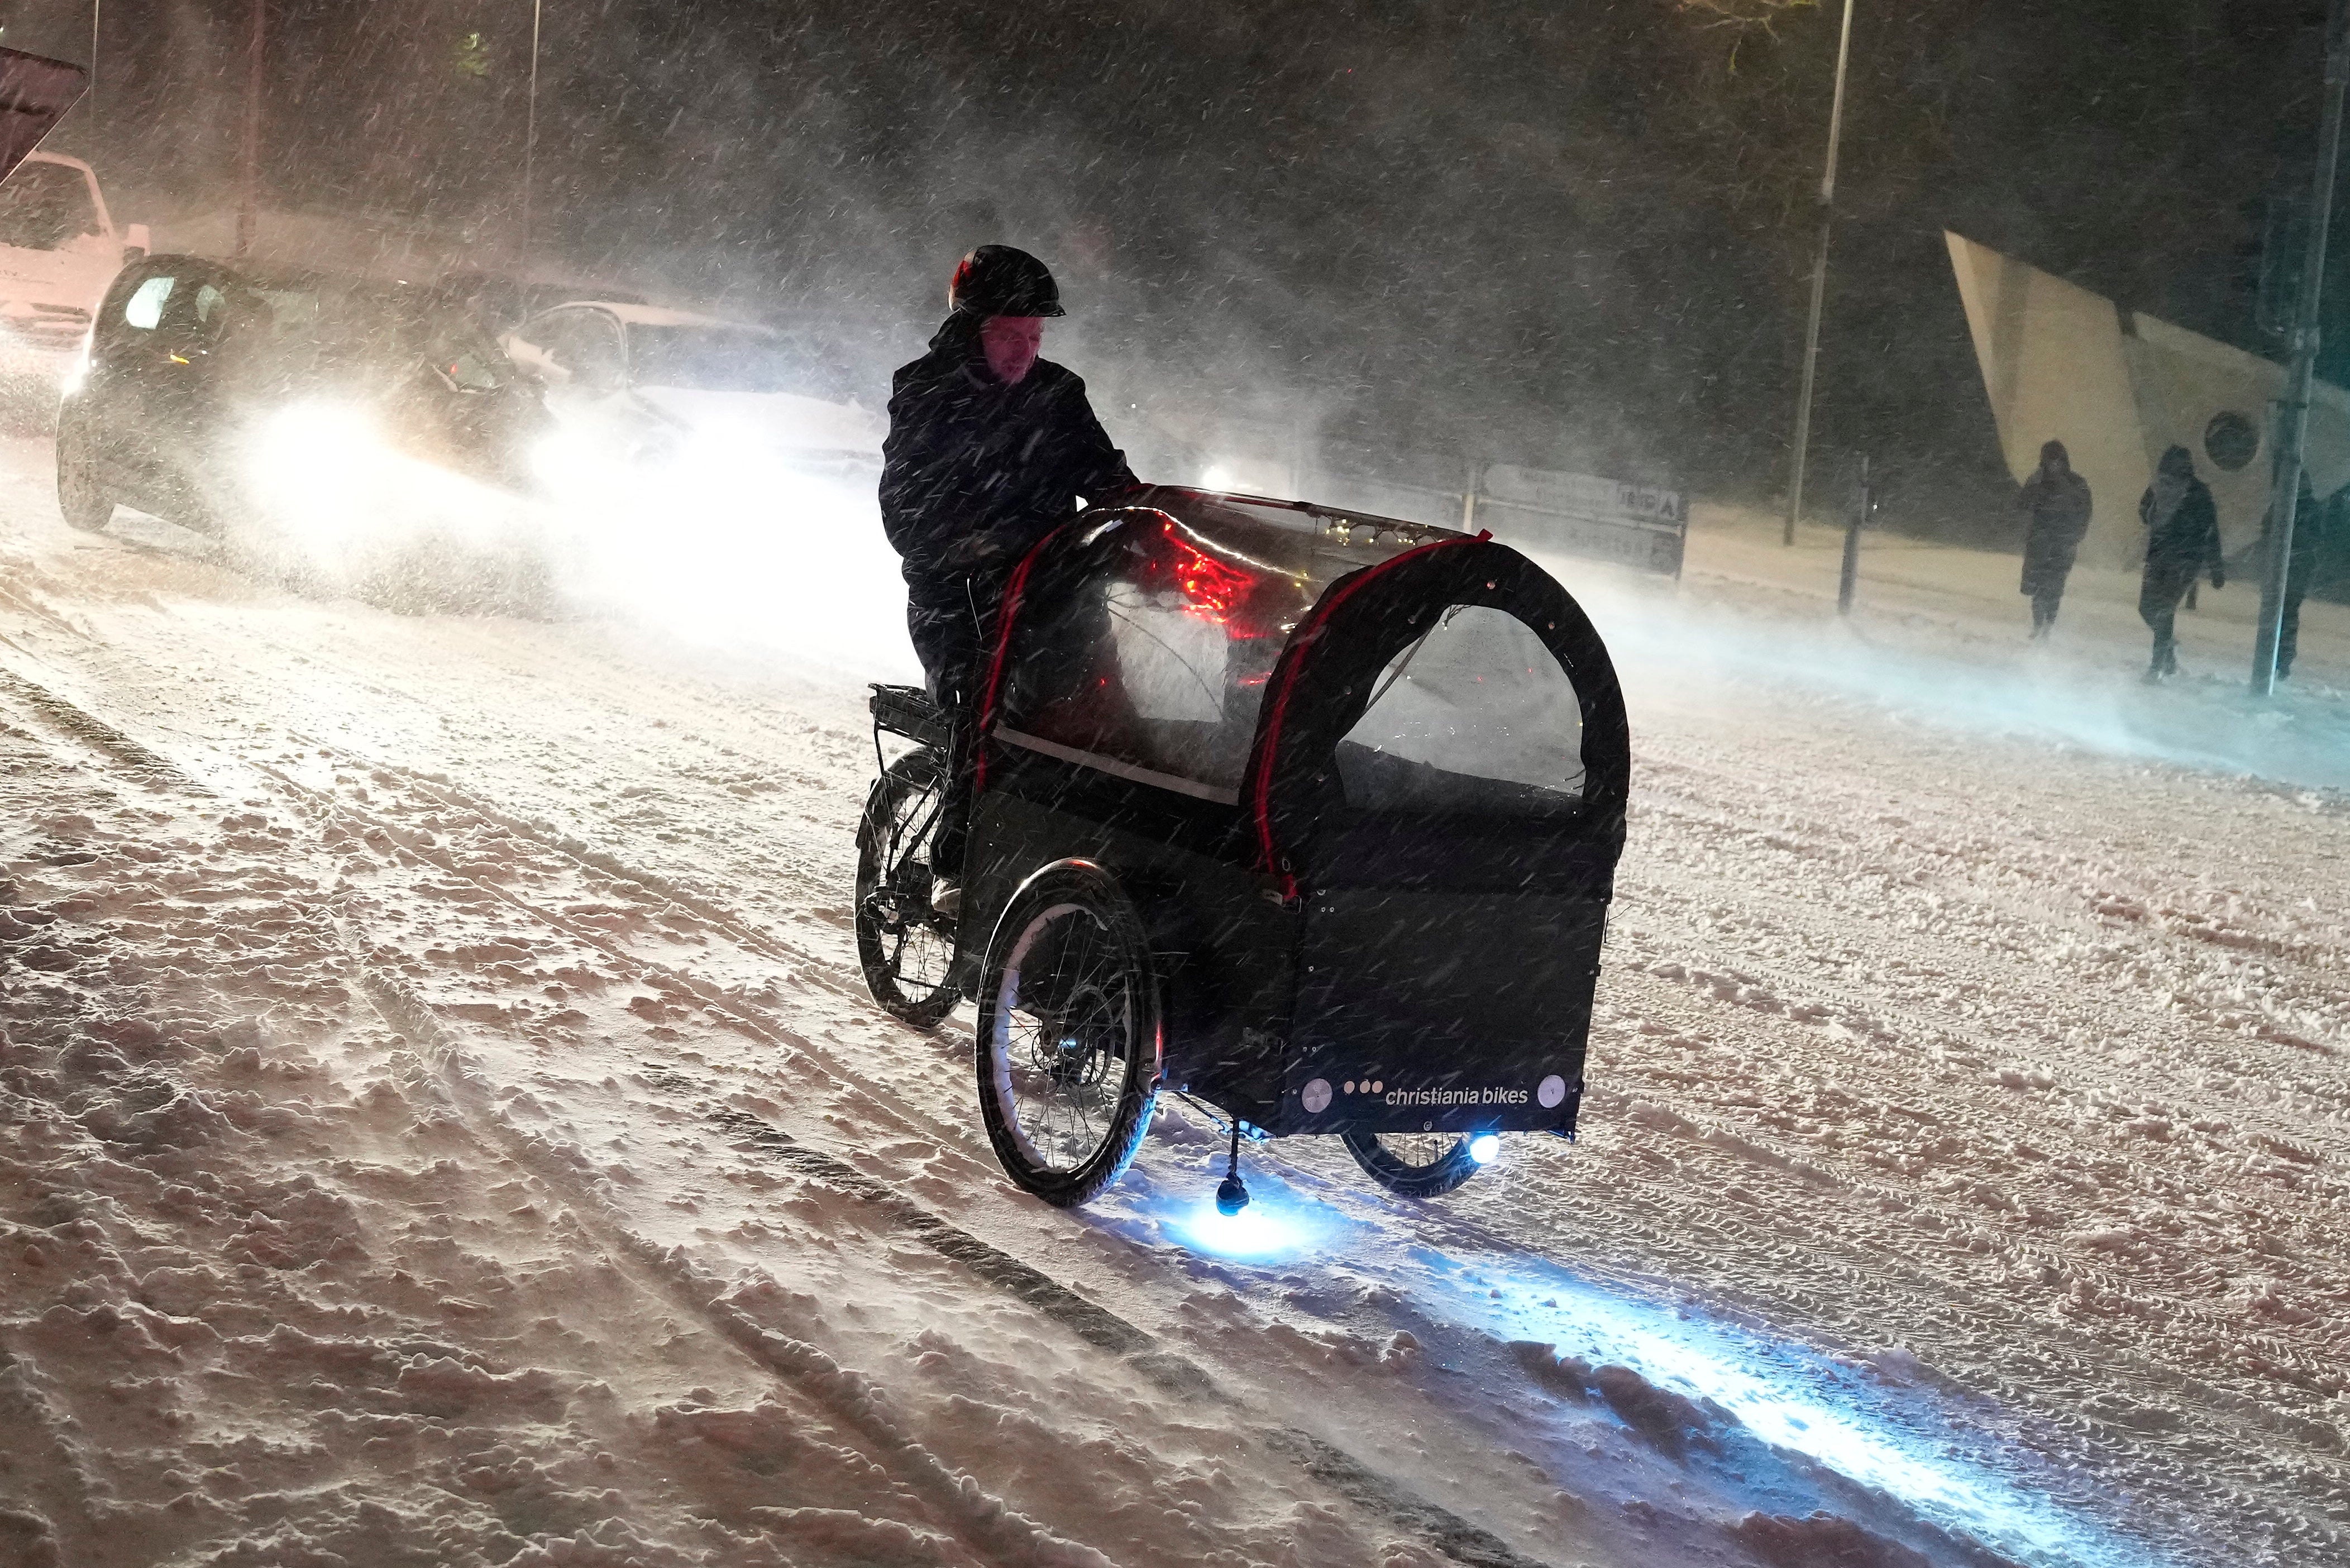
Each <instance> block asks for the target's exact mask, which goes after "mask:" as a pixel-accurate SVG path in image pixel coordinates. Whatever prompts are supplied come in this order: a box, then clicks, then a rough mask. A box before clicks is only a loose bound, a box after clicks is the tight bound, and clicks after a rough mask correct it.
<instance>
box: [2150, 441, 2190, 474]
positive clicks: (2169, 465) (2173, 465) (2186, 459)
mask: <svg viewBox="0 0 2350 1568" xmlns="http://www.w3.org/2000/svg"><path fill="white" fill-rule="evenodd" d="M2158 472H2161V473H2165V474H2168V475H2169V476H2170V477H2171V478H2173V479H2192V478H2194V477H2195V454H2194V453H2193V452H2189V451H2188V450H2187V449H2186V448H2185V447H2183V446H2174V447H2172V448H2171V449H2170V450H2169V451H2168V452H2164V453H2163V454H2162V462H2161V463H2160V465H2159V466H2158Z"/></svg>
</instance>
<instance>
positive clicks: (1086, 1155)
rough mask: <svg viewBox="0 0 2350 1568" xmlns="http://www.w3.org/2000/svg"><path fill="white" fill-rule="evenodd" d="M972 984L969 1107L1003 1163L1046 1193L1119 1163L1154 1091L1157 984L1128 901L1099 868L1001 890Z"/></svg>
mask: <svg viewBox="0 0 2350 1568" xmlns="http://www.w3.org/2000/svg"><path fill="white" fill-rule="evenodd" d="M983 975H984V978H983V981H982V982H981V986H980V992H979V1031H978V1042H977V1044H978V1050H977V1053H976V1054H977V1058H978V1061H977V1066H978V1069H979V1109H980V1116H981V1119H982V1120H983V1122H984V1123H985V1124H986V1127H987V1137H988V1141H989V1142H990V1143H992V1144H993V1145H994V1146H995V1155H996V1158H998V1159H1000V1160H1002V1161H1003V1168H1004V1171H1005V1173H1006V1174H1007V1175H1009V1176H1010V1177H1011V1178H1012V1179H1013V1180H1014V1182H1015V1183H1017V1184H1018V1185H1019V1186H1021V1187H1022V1188H1024V1189H1027V1190H1028V1191H1030V1192H1033V1193H1035V1195H1036V1196H1037V1197H1039V1198H1042V1199H1045V1201H1046V1202H1047V1203H1055V1204H1059V1205H1061V1206H1063V1207H1064V1208H1066V1207H1070V1206H1073V1205H1076V1204H1079V1203H1083V1202H1086V1201H1087V1199H1091V1198H1093V1197H1094V1196H1095V1195H1096V1194H1097V1193H1099V1192H1100V1191H1101V1190H1102V1189H1104V1188H1106V1187H1107V1186H1108V1185H1109V1184H1110V1183H1111V1182H1113V1181H1116V1180H1117V1179H1118V1178H1119V1176H1121V1175H1123V1174H1124V1173H1125V1170H1126V1168H1127V1167H1128V1165H1129V1164H1131V1163H1132V1162H1133V1159H1134V1151H1135V1149H1136V1148H1137V1147H1139V1145H1140V1144H1141V1142H1142V1135H1143V1132H1144V1130H1145V1129H1146V1128H1148V1127H1149V1125H1150V1107H1151V1105H1152V1103H1153V1102H1154V1101H1155V1100H1156V1099H1157V1097H1158V1093H1159V986H1158V981H1157V978H1156V976H1155V975H1154V974H1153V972H1152V970H1151V963H1150V949H1149V941H1148V940H1147V939H1146V938H1145V936H1144V934H1143V929H1142V921H1141V919H1140V917H1139V916H1138V915H1137V914H1136V913H1135V909H1134V905H1133V904H1132V903H1131V902H1130V901H1129V900H1128V898H1127V897H1126V895H1125V894H1124V893H1123V892H1121V891H1120V890H1119V888H1118V883H1117V882H1116V881H1115V880H1114V879H1113V878H1112V877H1110V875H1109V874H1108V873H1107V872H1106V871H1104V870H1102V869H1101V868H1100V867H1096V866H1092V865H1088V864H1086V863H1084V862H1080V861H1071V862H1066V863H1064V864H1062V865H1058V866H1053V867H1046V868H1045V870H1043V871H1040V872H1038V873H1037V874H1036V875H1035V876H1034V877H1030V878H1029V879H1028V882H1027V884H1026V885H1025V886H1024V887H1023V888H1021V889H1020V891H1019V892H1018V893H1017V894H1016V895H1014V898H1013V900H1012V904H1011V907H1010V908H1009V909H1006V910H1005V911H1004V914H1003V920H1002V921H1001V922H1000V923H999V924H998V925H997V926H996V928H995V934H994V937H993V940H991V941H990V943H989V947H988V955H987V963H986V967H985V969H984V971H983Z"/></svg>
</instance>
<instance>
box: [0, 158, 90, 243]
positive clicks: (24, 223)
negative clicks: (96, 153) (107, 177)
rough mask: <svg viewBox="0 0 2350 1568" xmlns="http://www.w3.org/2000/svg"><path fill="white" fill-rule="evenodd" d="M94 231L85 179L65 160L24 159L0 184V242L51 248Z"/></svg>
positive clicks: (87, 183)
mask: <svg viewBox="0 0 2350 1568" xmlns="http://www.w3.org/2000/svg"><path fill="white" fill-rule="evenodd" d="M97 232H98V209H97V208H96V207H94V206H92V205H91V204H90V200H89V181H88V179H87V178H85V177H84V176H83V174H82V171H80V170H78V169H76V168H74V167H73V166H72V165H70V164H66V163H36V162H27V163H25V164H23V165H21V166H20V167H19V168H18V169H17V171H16V173H15V174H13V175H12V176H10V177H9V179H8V181H7V182H6V183H5V184H0V245H16V246H19V247H21V248H23V249H25V250H33V251H53V250H56V249H57V247H58V246H59V245H62V244H68V242H70V241H72V240H73V239H75V238H76V237H77V236H78V235H81V234H96V233H97Z"/></svg>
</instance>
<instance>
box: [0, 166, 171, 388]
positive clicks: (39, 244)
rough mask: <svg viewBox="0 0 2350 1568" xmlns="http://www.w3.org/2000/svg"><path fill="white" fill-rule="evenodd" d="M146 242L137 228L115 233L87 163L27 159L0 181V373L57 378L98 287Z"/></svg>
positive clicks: (77, 344)
mask: <svg viewBox="0 0 2350 1568" xmlns="http://www.w3.org/2000/svg"><path fill="white" fill-rule="evenodd" d="M148 244H149V241H148V236H147V225H146V224H144V223H132V224H130V225H129V226H128V227H127V228H124V229H122V230H120V232H118V231H117V230H116V228H115V226H114V218H113V215H112V214H111V213H109V212H108V211H107V210H106V197H105V195H104V193H103V192H100V191H99V188H98V176H97V174H96V173H94V172H93V171H91V169H90V166H89V165H88V164H87V163H84V162H83V161H81V160H80V159H78V158H68V157H65V156H63V155H62V154H60V153H56V152H35V153H32V154H30V155H29V156H27V157H26V160H25V161H24V162H23V163H22V164H20V165H19V166H18V167H17V170H16V173H15V174H13V175H11V176H10V177H9V179H8V181H7V182H6V183H5V184H0V368H5V369H8V370H12V371H16V372H17V373H20V374H21V373H25V372H27V371H36V372H41V373H44V374H47V375H51V376H54V375H57V374H59V373H61V372H62V371H63V369H64V368H65V366H66V365H67V363H68V361H69V360H70V359H71V358H72V356H73V355H74V354H75V353H76V352H77V351H78V350H79V348H81V341H82V336H83V334H84V333H86V332H87V331H88V329H89V318H90V313H91V312H92V311H94V310H95V309H97V308H98V302H99V297H100V296H103V295H104V294H105V293H106V286H107V285H108V284H109V283H111V282H113V281H114V275H115V274H117V273H119V272H120V271H121V270H122V266H123V264H124V263H125V262H128V261H133V260H136V259H137V258H139V257H140V256H143V255H145V254H147V250H148Z"/></svg>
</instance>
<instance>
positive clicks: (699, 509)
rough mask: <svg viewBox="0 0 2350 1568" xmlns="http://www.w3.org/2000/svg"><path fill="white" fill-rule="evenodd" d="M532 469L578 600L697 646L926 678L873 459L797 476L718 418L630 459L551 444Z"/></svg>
mask: <svg viewBox="0 0 2350 1568" xmlns="http://www.w3.org/2000/svg"><path fill="white" fill-rule="evenodd" d="M532 466H533V468H534V470H535V472H536V475H537V477H538V479H539V480H540V482H541V483H544V484H545V485H546V489H547V493H548V494H549V496H550V497H551V499H552V510H553V513H554V517H555V525H556V527H557V528H558V529H559V531H560V533H561V535H562V536H563V538H564V539H565V541H566V544H567V546H568V559H569V561H570V569H569V571H568V574H567V578H568V580H567V585H566V586H567V589H568V591H569V592H570V594H571V595H572V597H575V598H577V599H578V600H580V601H582V602H584V603H586V604H587V605H589V606H591V607H598V608H603V609H608V610H611V611H613V612H616V613H619V614H621V615H624V616H627V617H629V618H631V619H634V620H638V621H641V622H644V623H646V624H650V625H652V626H655V627H658V628H660V629H662V630H665V631H668V632H670V633H671V634H673V635H675V636H678V637H681V638H684V639H688V640H690V641H693V642H696V643H701V644H704V645H720V644H738V645H745V646H750V647H757V648H764V649H774V650H775V651H778V652H781V653H784V654H786V655H788V656H790V657H791V658H792V659H794V660H795V662H799V663H803V664H807V665H815V666H822V667H824V668H826V669H827V670H833V671H837V672H841V673H846V674H849V675H852V676H855V677H858V678H859V679H870V680H912V679H919V676H920V666H919V665H917V664H916V663H915V661H914V658H913V649H912V647H911V645H910V643H909V641H908V639H907V636H906V590H905V586H904V583H903V580H902V579H901V578H900V577H899V572H898V557H897V555H896V553H895V552H894V551H892V550H891V549H890V548H889V541H888V540H887V538H886V537H885V536H884V535H883V534H882V532H881V519H880V515H879V502H878V500H877V496H876V488H877V485H878V483H879V477H880V475H879V465H878V463H877V464H872V465H870V466H862V465H860V464H858V462H856V461H855V460H849V461H847V462H839V461H836V462H832V463H831V464H829V465H828V466H827V465H824V464H810V465H807V466H803V465H802V464H801V463H800V462H795V460H794V459H793V457H792V455H791V454H790V453H788V452H784V451H780V450H778V449H777V448H776V447H775V445H774V443H773V442H772V441H768V440H766V439H765V438H764V436H762V435H761V434H760V433H759V432H758V431H756V430H755V429H754V428H753V427H752V426H750V425H748V424H747V423H743V424H739V425H730V424H728V423H727V422H725V421H723V419H716V420H712V421H709V422H706V423H704V424H703V425H702V426H700V427H699V428H697V429H695V430H693V431H681V432H679V434H678V437H677V444H676V446H675V447H674V449H673V450H671V451H669V452H664V453H660V454H655V455H650V456H643V455H640V456H638V457H635V458H633V459H632V458H630V457H629V456H627V455H625V454H623V453H620V452H613V451H610V450H608V449H606V448H602V447H599V446H598V444H597V443H596V442H595V441H593V440H592V439H590V438H588V437H587V436H586V435H584V434H581V433H577V432H576V431H574V432H562V433H557V434H556V435H553V436H550V437H549V438H547V439H546V441H544V442H543V443H542V444H541V445H540V446H539V448H538V449H537V450H536V452H534V453H533V454H532Z"/></svg>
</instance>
